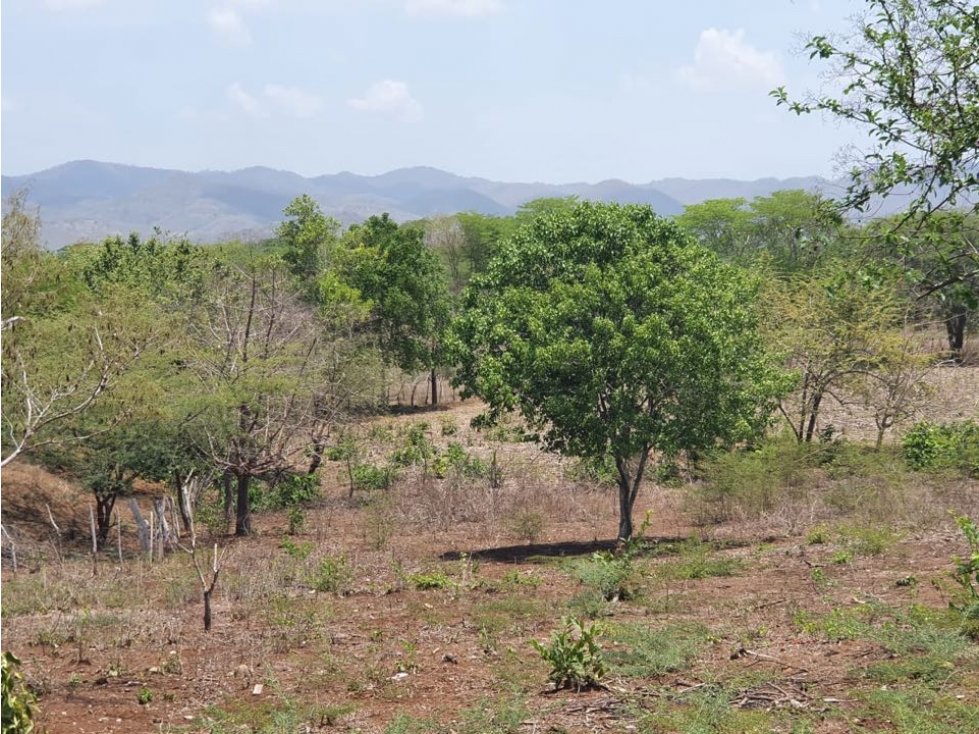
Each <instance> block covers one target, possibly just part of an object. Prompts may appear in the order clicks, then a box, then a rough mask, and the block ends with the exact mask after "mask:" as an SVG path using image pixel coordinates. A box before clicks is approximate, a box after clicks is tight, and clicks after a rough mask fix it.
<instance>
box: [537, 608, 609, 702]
mask: <svg viewBox="0 0 979 734" xmlns="http://www.w3.org/2000/svg"><path fill="white" fill-rule="evenodd" d="M562 623H563V629H560V630H556V631H555V632H553V633H552V634H551V640H550V643H549V644H546V645H545V644H543V643H541V642H538V641H537V640H533V641H531V643H530V644H531V645H533V647H534V649H535V650H537V652H538V653H539V654H540V656H541V658H542V659H543V660H544V661H545V662H546V663H548V664H549V665H550V666H551V670H550V672H549V673H548V679H549V680H550V681H551V682H552V683H554V685H555V686H556V687H557V688H565V687H567V688H573V689H574V690H576V691H580V690H582V689H584V688H592V687H594V686H597V685H599V684H600V683H601V680H602V678H604V677H605V674H606V673H607V672H608V668H607V666H606V664H605V658H604V655H603V654H602V648H601V645H599V642H598V640H599V637H600V636H601V635H602V632H603V629H602V627H600V626H599V625H598V624H597V623H592V624H590V625H585V624H583V623H582V622H580V621H579V620H577V619H575V618H574V617H566V618H564V619H563V620H562Z"/></svg>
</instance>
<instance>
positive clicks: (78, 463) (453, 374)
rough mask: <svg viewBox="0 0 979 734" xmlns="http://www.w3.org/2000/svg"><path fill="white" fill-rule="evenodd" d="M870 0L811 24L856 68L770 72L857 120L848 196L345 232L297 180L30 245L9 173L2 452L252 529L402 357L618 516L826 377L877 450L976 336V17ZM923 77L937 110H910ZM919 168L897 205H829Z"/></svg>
mask: <svg viewBox="0 0 979 734" xmlns="http://www.w3.org/2000/svg"><path fill="white" fill-rule="evenodd" d="M868 8H869V9H870V10H871V11H873V12H872V13H871V14H870V15H869V16H868V18H867V19H865V21H863V25H862V26H861V35H860V36H859V38H860V40H859V41H858V42H855V43H854V44H853V45H851V46H835V45H833V44H832V43H831V42H830V41H828V40H827V39H826V38H824V37H820V36H815V37H813V38H812V39H811V41H810V44H809V48H810V50H811V53H812V56H813V58H816V59H820V60H825V61H828V62H830V63H836V64H837V66H838V69H839V71H840V73H842V74H844V75H848V78H850V79H851V83H850V84H849V85H848V86H847V87H846V88H845V89H844V91H843V93H842V95H841V96H840V97H838V98H831V97H814V98H811V99H805V100H801V101H792V100H790V98H789V96H788V93H787V92H786V91H785V90H784V89H779V90H775V92H773V95H774V96H775V98H776V100H777V101H778V102H779V103H780V104H785V105H788V106H789V107H790V108H791V109H792V110H793V111H794V112H796V113H798V114H805V113H809V112H813V111H822V112H828V113H831V114H835V115H837V116H839V117H842V118H844V119H847V120H849V121H851V122H856V123H858V124H863V125H866V126H868V127H869V128H870V129H871V131H872V133H874V134H875V136H876V140H877V144H876V147H874V148H873V150H872V151H871V152H870V153H868V154H867V155H866V156H865V158H864V159H862V160H861V161H857V162H856V164H855V165H854V168H853V171H852V175H851V186H850V189H849V191H848V194H847V197H846V199H845V201H843V202H842V203H841V202H834V201H831V200H828V199H826V198H824V197H823V196H821V195H819V194H817V193H811V192H805V191H781V192H777V193H775V194H773V195H771V196H765V197H758V198H755V199H753V200H751V201H747V200H745V199H719V200H712V201H707V202H704V203H701V204H696V205H691V206H688V207H686V209H685V211H684V212H683V213H682V214H681V215H679V216H677V217H676V218H675V219H672V220H667V219H664V218H661V217H658V216H656V215H655V214H654V213H653V212H652V210H651V209H650V208H649V207H644V206H637V205H628V206H621V205H616V204H607V203H598V202H587V201H578V200H576V199H574V198H567V199H539V200H536V201H532V202H529V203H527V204H525V205H524V206H522V207H521V208H520V210H519V211H518V212H517V213H516V214H515V215H514V216H509V217H493V216H485V215H481V214H478V213H473V212H468V213H462V214H458V215H454V216H451V217H437V218H433V219H429V220H421V221H414V222H406V223H397V222H395V221H394V220H392V219H391V218H390V217H389V216H388V215H387V214H382V215H379V216H372V217H370V218H368V219H367V220H366V221H365V222H363V223H361V224H358V225H354V226H352V227H350V228H348V229H347V230H345V231H343V230H342V229H341V227H340V225H339V223H338V222H336V221H335V220H333V219H332V218H330V217H328V216H326V215H324V214H323V212H322V211H321V210H320V208H319V206H318V205H317V203H316V202H315V201H314V200H313V199H312V198H310V197H308V196H300V197H298V198H296V199H295V200H294V201H292V202H291V203H289V205H288V206H287V207H286V208H285V210H284V212H283V217H284V218H283V221H282V223H281V224H280V226H279V227H278V229H277V230H276V233H275V236H274V237H272V238H271V239H269V240H267V241H265V242H262V243H260V244H257V245H244V244H241V243H236V242H229V243H224V244H221V245H214V246H206V247H204V246H202V247H198V246H194V245H192V244H190V243H189V242H187V241H186V240H183V239H180V238H171V237H168V236H165V235H164V234H162V233H156V234H154V235H153V236H152V237H149V238H143V237H140V236H138V235H135V234H134V235H130V236H129V237H128V238H121V237H110V238H108V239H106V240H104V241H103V242H101V243H97V244H79V245H76V246H73V247H69V248H67V249H65V250H63V251H61V252H58V253H49V252H46V251H44V250H43V249H42V248H41V246H40V244H39V237H38V227H39V221H38V217H37V215H36V214H35V213H33V212H31V211H30V210H29V209H28V208H27V206H26V202H25V200H24V198H23V196H22V195H21V196H18V197H15V198H14V199H13V200H12V201H10V202H8V203H7V204H6V206H5V212H4V215H3V253H2V266H3V281H4V282H3V304H2V312H3V313H2V319H3V321H2V326H3V368H2V371H3V374H2V379H3V384H2V388H3V397H4V400H3V438H2V445H3V458H2V462H3V464H7V463H8V462H10V461H12V460H13V459H14V458H16V457H17V456H20V455H28V456H29V457H30V458H31V460H33V461H37V462H39V463H41V464H43V465H45V466H47V467H49V468H51V469H54V470H58V471H64V472H66V473H68V474H70V475H71V476H73V477H75V478H76V479H77V480H78V481H80V482H81V483H82V484H83V485H84V486H85V487H87V488H88V489H90V490H91V491H92V493H93V495H94V498H95V504H96V516H97V517H96V519H97V534H98V537H99V539H100V541H101V542H103V543H104V542H105V541H106V538H107V534H108V530H109V526H110V521H111V520H110V519H111V516H112V512H113V508H114V504H115V502H116V501H117V499H118V498H119V497H122V496H125V495H126V494H127V493H129V492H130V491H131V490H132V488H133V486H134V484H135V483H136V482H139V481H143V482H151V483H154V484H156V485H169V486H172V487H173V489H174V492H175V495H176V497H177V499H178V506H179V508H180V510H181V514H182V516H183V518H184V522H188V523H189V522H190V521H191V518H192V516H193V506H194V502H195V500H196V497H197V496H198V495H199V493H200V492H201V491H203V490H204V489H205V488H206V487H208V486H212V485H216V486H219V487H221V492H222V497H223V502H224V509H225V513H226V520H227V522H228V523H229V524H230V522H231V521H232V520H233V521H234V527H235V533H236V534H238V535H248V534H249V533H250V532H251V531H252V519H251V516H252V512H251V507H252V503H253V500H254V497H255V496H256V493H257V492H266V493H268V492H276V493H279V494H285V495H302V494H303V493H306V492H308V491H309V490H310V487H313V486H315V484H316V482H317V479H316V477H317V472H318V471H319V469H320V466H321V463H322V461H323V459H324V455H325V452H326V450H327V449H328V448H330V447H331V446H333V445H334V444H335V443H336V442H337V440H338V436H339V434H340V433H341V429H342V427H343V426H345V425H347V424H349V423H351V422H353V421H356V420H358V419H359V418H360V417H361V416H363V415H365V414H369V413H371V412H375V411H378V410H385V409H387V407H388V404H389V395H388V391H387V384H386V380H385V378H384V375H385V371H386V370H392V369H395V370H400V371H403V372H405V373H412V374H417V373H424V374H426V375H427V381H428V384H429V402H430V403H431V404H433V405H434V404H437V403H438V402H439V400H440V395H439V376H440V375H442V376H447V377H449V378H450V379H451V380H452V381H453V383H454V384H455V385H456V386H458V387H459V389H460V390H461V392H462V395H464V396H476V397H479V398H481V399H482V400H483V401H485V403H486V405H487V413H486V416H485V417H484V420H485V421H493V420H495V419H496V418H498V417H499V416H501V415H502V414H504V413H506V412H518V413H519V414H520V415H521V416H522V417H523V419H524V421H525V422H526V423H527V425H528V426H529V427H530V429H531V430H532V431H533V432H534V435H535V437H536V438H537V439H538V440H539V441H540V442H541V443H542V444H543V445H544V446H545V447H547V448H549V449H551V450H555V451H560V452H564V453H568V454H571V455H576V456H580V457H584V458H587V459H589V460H594V461H599V462H606V463H607V464H608V465H609V466H610V467H613V468H614V473H615V475H616V476H617V478H618V492H619V508H620V527H619V537H620V538H623V539H625V538H628V537H629V536H630V535H631V534H632V521H631V516H632V507H633V505H634V502H635V500H636V496H637V493H638V492H639V488H640V485H641V483H642V481H643V478H644V476H645V475H646V473H647V467H648V465H649V462H650V461H672V460H674V459H675V458H676V457H678V456H681V455H688V456H689V455H696V454H697V453H698V452H703V451H708V450H711V449H712V448H714V447H717V446H720V445H732V444H742V445H743V444H745V443H746V442H747V443H750V442H751V441H752V440H753V439H754V438H756V437H757V436H759V435H760V434H761V433H762V432H763V431H765V430H766V429H768V427H770V426H771V425H772V424H773V423H779V422H780V423H782V424H783V425H784V426H785V427H786V428H787V429H788V430H790V431H791V432H792V434H793V435H794V436H795V438H796V440H798V441H799V442H811V441H813V440H814V439H816V438H817V437H818V436H819V435H820V432H821V431H825V430H827V427H826V426H824V425H823V424H822V423H821V420H820V416H821V415H822V411H823V410H824V409H825V407H826V405H827V403H828V402H830V401H834V400H835V401H844V400H846V401H859V402H861V403H863V404H864V405H865V407H866V408H867V409H868V410H869V411H870V413H871V414H872V415H873V417H874V421H875V423H876V425H877V429H878V435H877V445H878V447H879V446H880V444H881V443H882V441H883V438H884V435H885V433H886V431H887V430H889V429H890V428H891V427H893V426H894V425H897V424H899V423H900V422H902V421H904V420H907V419H908V418H909V417H910V416H912V415H913V414H914V412H915V410H916V409H917V407H918V406H919V405H920V403H921V401H923V400H926V399H927V391H926V389H925V385H924V382H923V375H924V374H925V372H927V371H928V370H929V369H933V368H934V366H935V365H936V364H939V363H945V362H947V363H950V364H951V363H955V362H958V361H961V360H962V359H963V358H964V357H965V356H966V353H967V349H968V345H967V334H968V331H969V327H970V324H972V323H974V321H975V312H976V308H977V305H979V296H977V294H979V245H977V237H979V211H977V206H976V204H975V202H976V199H977V198H979V197H977V191H979V183H977V178H976V158H975V151H976V150H977V149H979V148H977V147H976V146H975V141H976V140H979V133H977V129H976V116H975V114H974V109H975V101H976V78H977V75H976V74H975V70H976V68H977V66H979V63H977V59H976V58H975V53H976V48H979V44H975V43H972V44H971V45H970V44H969V43H968V41H969V39H970V38H971V39H975V38H976V37H977V35H979V33H977V29H979V11H977V10H976V9H975V8H971V6H969V5H968V4H966V5H960V4H958V3H956V2H952V1H951V0H933V1H931V2H928V3H918V2H885V1H884V0H872V1H870V2H868ZM919 51H921V52H922V53H924V52H925V51H928V52H929V53H930V55H929V56H927V57H925V56H921V55H920V54H919V53H918V52H919ZM936 54H937V56H936ZM881 59H883V61H881ZM936 59H937V60H936ZM943 85H944V86H943ZM922 95H925V96H929V95H932V96H936V95H937V96H936V101H935V104H936V105H939V107H940V108H941V109H945V108H946V107H948V109H947V114H946V115H945V116H944V117H941V118H939V117H938V116H936V115H934V114H931V113H929V114H924V113H922V110H921V108H920V102H921V99H923V97H922ZM963 105H965V108H967V109H970V110H972V111H973V112H972V113H967V114H966V113H961V114H960V112H961V109H963ZM969 105H971V107H970V106H969ZM939 107H936V109H939ZM908 151H913V152H914V155H911V154H910V153H909V152H908ZM909 186H910V187H912V188H911V189H910V190H911V191H912V192H913V199H912V201H911V203H910V205H909V207H908V208H907V210H906V211H905V212H903V213H902V214H900V215H898V216H895V217H892V218H889V219H876V220H860V219H854V218H852V217H849V216H846V213H847V212H848V211H852V210H854V209H856V210H860V209H862V208H866V207H867V206H868V205H869V204H870V202H872V201H873V199H874V197H877V196H884V195H888V194H891V193H893V192H894V191H908V188H907V187H909ZM929 326H934V327H937V328H939V329H941V330H942V331H943V332H944V337H945V341H946V348H944V349H942V350H940V351H939V352H938V353H936V352H935V350H933V349H929V348H928V347H927V346H926V345H925V344H924V341H925V335H926V334H927V333H928V328H929Z"/></svg>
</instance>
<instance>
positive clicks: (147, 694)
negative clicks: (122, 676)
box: [136, 686, 153, 706]
mask: <svg viewBox="0 0 979 734" xmlns="http://www.w3.org/2000/svg"><path fill="white" fill-rule="evenodd" d="M136 700H137V701H138V702H139V705H140V706H146V705H148V704H149V703H151V702H152V701H153V691H151V690H150V689H149V688H147V687H146V686H143V687H142V688H140V689H139V693H137V694H136Z"/></svg>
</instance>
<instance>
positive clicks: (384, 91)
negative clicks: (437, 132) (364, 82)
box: [347, 79, 422, 121]
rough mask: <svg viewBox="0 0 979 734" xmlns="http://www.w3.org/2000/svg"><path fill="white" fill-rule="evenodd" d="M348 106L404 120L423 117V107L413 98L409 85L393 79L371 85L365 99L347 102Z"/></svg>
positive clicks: (360, 98)
mask: <svg viewBox="0 0 979 734" xmlns="http://www.w3.org/2000/svg"><path fill="white" fill-rule="evenodd" d="M347 104H348V105H350V106H351V107H353V108H354V109H355V110H364V111H366V112H381V113H383V114H387V115H392V116H394V117H399V118H401V119H402V120H408V121H415V120H420V119H421V117H422V106H421V104H419V102H418V100H416V99H415V98H414V97H412V96H411V93H410V92H409V91H408V85H407V84H405V83H404V82H398V81H394V80H393V79H384V80H382V81H379V82H375V83H374V84H371V86H370V88H369V89H368V90H367V92H366V93H365V94H364V96H363V97H357V98H354V99H350V100H347Z"/></svg>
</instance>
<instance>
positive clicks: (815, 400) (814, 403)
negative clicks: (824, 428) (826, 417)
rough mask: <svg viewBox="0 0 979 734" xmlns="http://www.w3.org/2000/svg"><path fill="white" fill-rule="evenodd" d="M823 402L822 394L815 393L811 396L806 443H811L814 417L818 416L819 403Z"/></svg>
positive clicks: (814, 431)
mask: <svg viewBox="0 0 979 734" xmlns="http://www.w3.org/2000/svg"><path fill="white" fill-rule="evenodd" d="M821 402H823V394H822V393H821V392H818V393H815V394H814V395H813V396H812V410H810V412H809V425H808V426H807V427H806V443H812V437H813V436H814V435H815V434H816V418H817V417H818V416H819V404H820V403H821Z"/></svg>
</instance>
